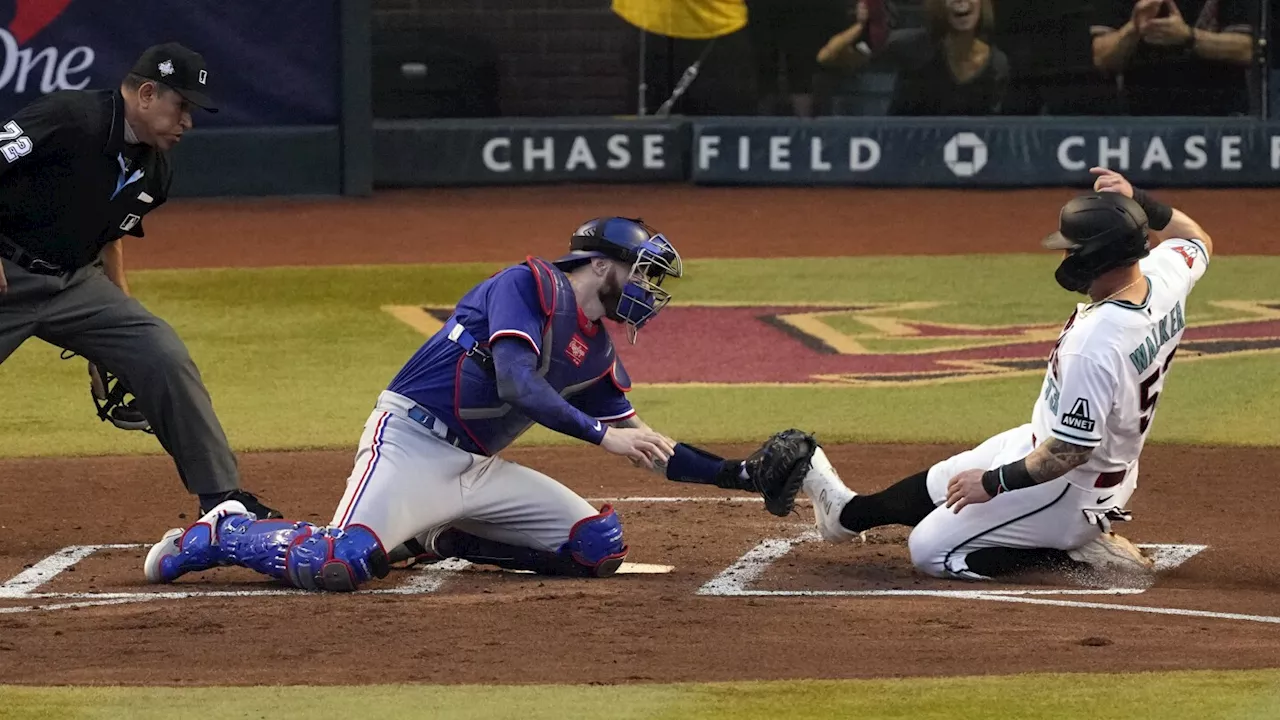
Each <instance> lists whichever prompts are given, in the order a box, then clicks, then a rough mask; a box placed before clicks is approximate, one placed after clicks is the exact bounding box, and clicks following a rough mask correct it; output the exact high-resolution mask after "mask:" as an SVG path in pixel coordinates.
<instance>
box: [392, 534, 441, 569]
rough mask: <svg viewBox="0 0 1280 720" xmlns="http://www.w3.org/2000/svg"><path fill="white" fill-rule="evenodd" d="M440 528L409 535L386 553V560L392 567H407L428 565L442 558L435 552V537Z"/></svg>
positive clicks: (437, 535)
mask: <svg viewBox="0 0 1280 720" xmlns="http://www.w3.org/2000/svg"><path fill="white" fill-rule="evenodd" d="M440 531H441V528H437V529H435V530H431V531H428V532H425V533H423V534H421V535H417V536H415V537H411V538H409V539H408V540H405V541H404V542H403V543H401V544H399V545H397V546H396V547H394V548H392V549H391V551H390V552H388V553H387V561H388V562H389V563H390V564H391V566H392V567H394V568H400V569H407V568H411V567H413V566H414V565H430V564H432V563H437V562H440V561H441V560H443V559H444V556H442V555H441V554H440V553H438V552H436V546H435V539H436V538H437V537H439V536H440Z"/></svg>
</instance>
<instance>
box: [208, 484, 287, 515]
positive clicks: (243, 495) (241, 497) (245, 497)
mask: <svg viewBox="0 0 1280 720" xmlns="http://www.w3.org/2000/svg"><path fill="white" fill-rule="evenodd" d="M228 500H236V501H239V502H240V503H241V504H242V505H244V508H245V509H246V510H248V511H249V512H251V513H253V514H254V515H256V516H257V517H258V519H259V520H278V519H280V518H283V517H284V515H282V514H280V511H279V510H275V509H273V508H269V507H267V506H266V505H263V504H262V501H261V500H259V499H258V497H257V496H256V495H254V494H253V493H251V492H249V491H248V490H232V491H230V492H226V493H223V494H221V495H217V496H213V497H211V498H209V499H205V498H201V499H200V514H201V515H204V514H205V513H207V512H209V511H210V510H212V509H214V508H215V507H217V506H218V504H219V503H224V502H226V501H228Z"/></svg>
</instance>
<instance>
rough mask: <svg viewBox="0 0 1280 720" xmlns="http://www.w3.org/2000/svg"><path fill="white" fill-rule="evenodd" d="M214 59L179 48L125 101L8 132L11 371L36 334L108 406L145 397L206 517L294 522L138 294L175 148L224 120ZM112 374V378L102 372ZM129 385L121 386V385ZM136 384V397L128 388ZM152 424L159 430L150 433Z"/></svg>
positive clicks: (0, 155) (114, 98) (39, 111)
mask: <svg viewBox="0 0 1280 720" xmlns="http://www.w3.org/2000/svg"><path fill="white" fill-rule="evenodd" d="M209 80H210V76H209V73H208V71H207V70H206V69H205V64H204V58H203V57H201V56H200V55H199V54H197V53H195V52H192V51H191V50H188V49H187V48H185V47H183V46H181V45H179V44H177V43H168V44H165V45H157V46H155V47H151V48H149V49H147V51H146V52H144V53H143V54H142V57H141V58H139V59H138V62H137V63H136V64H135V65H134V66H133V70H132V71H131V72H130V73H129V74H128V75H127V76H126V77H125V79H124V81H123V82H122V83H121V85H120V89H119V90H67V91H62V92H56V93H52V94H50V95H46V96H44V97H42V98H40V99H38V100H36V101H35V102H33V103H31V104H30V105H27V106H26V107H25V108H23V109H22V110H20V111H18V114H17V115H15V116H14V117H13V119H11V120H9V121H8V122H7V123H5V124H4V126H3V128H0V363H2V362H4V360H5V359H6V358H8V357H9V356H10V355H12V354H13V351H14V350H16V349H17V348H18V346H19V345H21V344H22V343H23V342H24V341H25V340H26V339H27V338H29V337H31V336H33V335H34V336H35V337H38V338H40V339H41V340H44V341H46V342H49V343H51V344H53V345H57V346H59V347H61V348H63V349H64V350H67V351H70V352H72V353H75V354H78V355H83V356H84V357H85V358H86V359H88V360H89V362H90V375H91V376H92V377H93V380H94V386H95V390H94V395H95V403H97V401H98V400H99V399H101V397H102V396H103V395H105V394H106V393H104V392H102V391H103V390H104V389H105V388H104V387H102V386H103V383H102V382H101V381H102V380H105V381H106V382H107V383H108V384H111V383H115V384H116V385H117V387H115V388H112V389H113V390H115V393H114V394H113V396H112V398H111V399H110V401H109V403H110V402H115V403H119V402H120V401H121V400H122V399H123V393H124V392H127V391H128V390H125V389H124V388H128V389H129V390H132V392H133V394H134V396H135V400H134V401H133V402H132V403H130V404H128V405H127V406H126V407H125V408H123V409H124V410H126V411H132V412H134V413H140V414H141V417H139V418H137V420H138V422H137V423H136V424H135V425H129V424H128V423H127V422H118V421H117V419H118V418H121V417H123V416H124V415H123V414H122V413H120V412H119V411H120V410H121V409H122V408H116V409H115V410H116V413H115V414H114V415H113V416H112V417H110V418H108V417H107V416H106V414H105V413H103V412H102V409H101V408H102V406H101V405H100V411H99V414H100V415H101V416H103V419H111V420H112V421H113V423H114V424H116V425H118V426H120V427H130V428H131V429H149V430H150V431H151V432H154V433H155V436H156V438H157V439H158V440H159V441H160V444H161V445H163V446H164V449H165V450H166V451H168V453H169V454H170V455H171V456H172V457H173V459H174V463H175V464H176V465H177V468H178V474H179V475H180V476H181V478H182V482H183V484H184V485H186V487H187V490H188V491H190V492H191V493H193V494H196V495H199V497H200V509H201V514H203V513H204V512H206V511H208V510H209V509H210V508H212V507H213V506H215V505H217V504H218V503H219V502H222V501H223V500H231V499H234V500H239V501H241V502H243V503H244V504H245V506H246V507H247V508H248V509H249V510H250V511H251V512H253V513H255V514H257V515H258V517H259V518H263V517H280V513H278V512H276V511H275V510H272V509H271V508H268V507H266V506H265V505H263V504H262V503H261V502H260V501H259V500H258V499H257V498H256V497H254V496H253V495H252V494H251V493H248V492H245V491H244V490H241V489H240V488H239V485H240V476H239V470H238V468H237V465H236V458H235V455H234V454H233V453H232V452H231V447H230V445H229V444H228V443H227V436H226V433H224V432H223V430H222V425H221V424H220V423H219V422H218V418H217V416H215V415H214V412H213V402H212V400H211V399H210V397H209V391H208V390H206V389H205V387H204V383H203V382H202V381H201V379H200V372H199V370H197V369H196V366H195V363H194V362H192V360H191V355H190V354H189V353H188V352H187V348H186V346H184V345H183V343H182V340H180V339H179V338H178V335H177V333H175V332H174V331H173V328H171V327H170V326H169V325H168V323H166V322H164V321H163V320H161V319H160V318H157V317H156V316H154V315H152V314H151V313H150V312H148V311H147V310H146V308H144V307H143V306H142V304H141V303H139V302H138V301H137V300H135V299H133V298H132V297H130V296H129V285H128V283H127V282H126V281H125V272H124V247H123V244H124V241H123V239H122V238H123V237H124V236H125V235H132V236H134V237H143V228H142V218H143V216H145V215H146V214H147V213H148V212H150V211H152V210H154V209H155V208H157V207H159V206H160V205H162V204H164V202H165V199H166V198H167V197H168V192H169V185H170V182H171V180H172V171H171V169H170V167H169V158H168V154H167V151H168V150H169V149H170V148H172V147H173V146H174V145H175V144H176V143H178V142H179V141H180V140H181V139H182V135H183V133H185V132H186V131H187V130H190V129H191V124H192V123H191V108H192V107H193V106H196V107H201V108H204V109H205V110H207V111H209V112H217V108H215V107H214V105H213V101H212V100H210V98H209V95H208V94H207V89H208V84H209ZM100 370H101V371H102V372H99V371H100ZM115 376H118V377H115ZM121 385H122V387H120V386H121ZM148 426H149V427H148Z"/></svg>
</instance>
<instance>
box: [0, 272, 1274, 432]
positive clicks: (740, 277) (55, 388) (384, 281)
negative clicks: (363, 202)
mask: <svg viewBox="0 0 1280 720" xmlns="http://www.w3.org/2000/svg"><path fill="white" fill-rule="evenodd" d="M497 267H498V266H495V265H474V264H472V265H445V266H377V267H344V268H323V269H307V268H274V269H228V270H205V271H150V272H137V273H134V274H133V275H132V276H131V282H132V286H133V289H134V291H135V293H136V294H137V295H138V297H139V298H140V299H141V300H142V301H143V302H144V303H145V304H146V305H147V306H148V307H149V308H151V309H152V310H153V311H154V312H156V313H157V314H159V315H160V316H161V317H163V318H165V319H166V320H168V321H169V322H170V323H171V324H172V325H174V327H175V328H177V330H178V332H179V334H180V335H181V336H182V337H183V338H184V340H185V341H186V342H187V345H188V347H189V348H190V350H191V352H192V354H193V356H194V357H195V358H196V361H197V363H198V364H199V366H200V368H201V371H202V373H203V374H204V377H205V381H206V383H207V385H208V387H209V389H210V391H211V392H212V394H213V396H214V402H215V406H216V408H217V410H218V414H219V417H220V418H221V420H222V422H223V425H224V426H225V427H226V429H227V432H228V435H229V436H230V438H231V442H232V444H233V445H234V446H235V448H236V449H237V450H241V451H246V450H257V449H277V448H343V449H349V448H353V447H354V445H355V443H356V440H357V439H358V437H359V434H360V429H361V426H362V424H363V422H364V420H365V418H366V417H367V415H368V412H369V410H370V409H371V407H372V404H373V402H374V399H375V398H376V396H377V393H378V392H379V391H380V390H381V389H382V388H383V387H385V385H386V383H387V381H388V380H389V379H390V378H391V377H392V376H393V375H394V374H395V372H396V371H397V370H398V369H399V368H400V366H401V364H402V363H403V362H404V361H405V360H406V359H407V358H408V357H409V355H410V354H411V353H412V352H413V351H414V349H416V348H417V347H418V345H419V344H420V343H421V342H422V339H423V338H422V337H421V336H420V335H418V334H417V333H416V332H415V331H414V330H412V329H411V328H409V327H408V326H406V325H403V324H402V323H400V322H398V321H397V320H395V319H394V318H392V317H391V316H389V315H387V314H386V313H383V312H381V311H380V310H379V307H380V306H382V305H392V304H394V305H421V304H446V305H447V304H452V303H453V302H454V301H456V299H457V298H458V297H459V296H460V295H461V294H462V293H463V292H464V291H465V290H466V289H467V288H469V287H470V286H471V285H472V284H474V283H475V282H478V281H479V280H481V279H483V278H484V277H486V276H487V275H488V274H490V273H491V272H493V271H494V270H495V269H496V268H497ZM1053 267H1054V258H1052V257H1049V256H1046V255H1002V256H960V257H912V258H838V259H823V260H813V259H782V260H717V261H703V262H697V261H694V262H690V263H689V264H688V273H687V278H686V279H684V280H680V281H677V282H675V283H673V285H672V288H673V290H674V291H675V292H676V294H677V295H676V298H677V299H676V302H677V303H681V302H687V303H697V302H708V301H717V302H735V301H736V302H749V303H753V304H766V303H769V302H824V303H833V302H835V303H840V302H849V303H860V302H862V303H865V302H902V301H908V300H910V301H935V302H943V303H946V304H945V305H943V306H941V307H938V308H935V309H932V310H929V311H927V312H920V313H917V315H918V316H919V317H921V318H925V317H927V318H929V319H931V320H936V321H940V322H949V323H964V324H1013V323H1059V322H1061V321H1063V320H1064V319H1065V317H1066V315H1067V314H1068V313H1069V312H1070V310H1071V308H1072V306H1073V303H1074V302H1075V301H1076V299H1077V296H1072V295H1069V294H1067V293H1065V292H1063V291H1062V290H1061V289H1059V288H1058V287H1057V286H1056V285H1055V284H1054V282H1053V279H1052V271H1053ZM1275 277H1280V258H1272V257H1223V258H1218V259H1215V260H1214V263H1213V267H1212V269H1211V270H1210V272H1209V274H1208V275H1207V276H1206V278H1205V279H1204V280H1203V281H1202V282H1201V284H1200V285H1199V286H1198V287H1197V289H1196V292H1195V294H1194V295H1193V296H1192V300H1191V303H1190V307H1189V309H1188V313H1189V320H1190V322H1191V323H1193V324H1194V323H1195V322H1197V321H1203V320H1206V319H1220V318H1223V317H1227V316H1229V313H1228V312H1227V311H1223V310H1219V309H1215V308H1213V307H1212V306H1210V305H1209V304H1208V301H1209V300H1215V299H1218V300H1239V299H1245V300H1261V299H1277V298H1280V290H1276V289H1275V287H1274V278H1275ZM657 322H661V318H659V319H658V321H657ZM1275 360H1276V355H1275V354H1268V355H1255V356H1249V357H1233V358H1228V359H1214V360H1207V361H1199V362H1182V363H1179V364H1178V366H1177V370H1176V371H1175V372H1174V375H1173V378H1172V379H1171V380H1170V383H1169V392H1167V393H1166V395H1165V396H1164V398H1162V400H1161V403H1160V410H1159V416H1158V418H1157V420H1156V426H1155V430H1154V431H1153V437H1152V440H1153V442H1196V443H1214V444H1254V445H1274V444H1280V403H1278V402H1276V399H1277V397H1278V396H1280V384H1277V383H1276V382H1275V381H1274V378H1275V374H1274V366H1275ZM636 380H637V390H636V391H635V392H634V393H633V398H632V399H633V401H634V402H635V404H636V405H637V407H638V408H639V410H640V412H641V414H642V416H644V418H645V419H646V420H647V421H649V422H650V423H651V424H653V425H655V426H657V427H660V428H661V429H663V430H664V431H666V432H668V433H669V434H671V435H673V436H676V437H678V438H680V439H686V440H689V441H695V442H708V441H739V440H741V441H747V440H756V439H759V438H761V437H763V436H765V435H767V434H769V433H771V432H773V431H776V430H778V429H780V428H783V427H787V426H790V425H800V426H803V427H805V428H808V429H812V430H814V431H816V432H818V433H819V434H820V436H821V437H823V438H825V439H827V440H831V441H835V440H875V441H904V442H915V441H935V440H945V441H957V442H974V441H978V440H981V439H983V438H985V437H987V436H989V435H990V434H992V433H993V432H996V431H998V430H1001V429H1004V428H1007V427H1010V426H1011V425H1013V424H1014V423H1018V422H1022V421H1025V420H1027V419H1029V417H1030V413H1031V403H1032V400H1033V399H1034V395H1035V393H1036V391H1037V388H1038V385H1039V378H1038V377H1036V376H1034V375H1032V376H1021V377H1004V378H999V379H993V380H983V381H976V382H965V383H956V384H950V385H939V386H929V387H919V388H901V387H879V388H874V387H873V388H868V387H850V388H837V389H832V388H799V389H791V388H765V389H760V388H733V389H710V388H645V387H644V378H637V379H636ZM0 401H2V402H3V407H4V409H5V412H4V413H2V414H0V439H2V440H3V441H2V442H0V456H30V455H52V454H58V455H81V454H116V453H158V452H160V448H159V446H158V444H157V443H156V442H155V440H154V438H151V437H149V436H145V435H142V434H140V433H124V432H121V431H119V430H116V429H114V428H112V427H110V426H109V425H107V424H105V423H100V422H99V421H98V419H97V417H96V416H95V415H94V414H93V408H92V405H91V402H90V400H89V396H88V382H87V376H86V374H85V369H84V361H83V360H82V359H75V360H72V361H69V362H62V361H59V360H58V359H57V350H56V349H54V348H53V347H51V346H49V345H46V344H44V343H42V342H39V341H36V340H32V341H29V342H28V343H27V344H26V345H25V346H23V347H22V348H21V349H19V351H18V352H17V353H15V354H14V355H13V357H11V358H10V359H9V360H8V361H6V362H5V363H4V364H3V365H0ZM1242 418H1247V419H1248V420H1247V421H1243V420H1242ZM521 442H522V443H547V442H576V441H572V440H569V439H567V438H563V437H560V436H555V435H553V434H551V433H547V432H538V431H535V432H532V433H530V434H529V435H528V436H527V437H526V438H524V439H522V441H521Z"/></svg>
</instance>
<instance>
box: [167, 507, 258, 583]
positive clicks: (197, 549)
mask: <svg viewBox="0 0 1280 720" xmlns="http://www.w3.org/2000/svg"><path fill="white" fill-rule="evenodd" d="M249 514H250V513H249V511H248V510H246V509H245V507H244V505H243V504H241V503H240V502H238V501H236V500H228V501H226V502H223V503H220V504H219V505H217V506H216V507H214V508H213V509H212V510H210V511H209V512H207V513H205V514H204V515H203V516H201V518H200V519H199V520H197V521H196V522H195V523H194V524H193V525H191V527H189V528H187V529H186V530H183V529H182V528H173V529H172V530H170V531H168V532H166V533H165V534H164V537H162V538H160V542H158V543H156V544H155V545H152V546H151V550H150V551H149V552H148V553H147V559H146V560H145V561H144V562H143V566H142V567H143V571H144V572H146V574H147V582H150V583H168V582H173V581H174V580H177V579H178V578H179V577H182V576H183V575H185V574H187V573H189V572H195V571H197V570H207V569H209V568H211V567H215V566H217V565H220V564H222V563H221V562H220V558H219V557H218V548H217V532H218V523H219V522H220V521H221V520H222V519H223V518H225V517H226V516H228V515H249Z"/></svg>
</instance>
